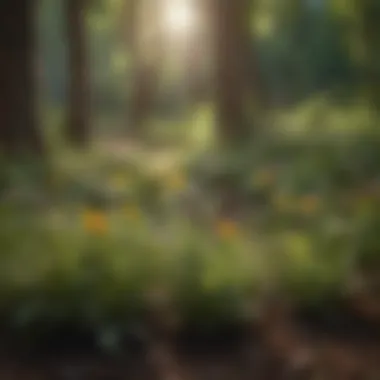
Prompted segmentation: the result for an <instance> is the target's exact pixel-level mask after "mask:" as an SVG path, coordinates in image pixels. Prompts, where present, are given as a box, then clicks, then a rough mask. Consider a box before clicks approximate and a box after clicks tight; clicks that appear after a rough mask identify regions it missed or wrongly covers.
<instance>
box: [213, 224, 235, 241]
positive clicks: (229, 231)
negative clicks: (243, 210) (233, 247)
mask: <svg viewBox="0 0 380 380" xmlns="http://www.w3.org/2000/svg"><path fill="white" fill-rule="evenodd" d="M216 232H217V234H218V236H219V237H221V238H223V239H228V240H229V239H232V238H235V237H236V236H237V235H238V234H239V229H238V226H237V224H236V222H234V221H233V220H230V219H222V220H219V222H218V223H217V226H216Z"/></svg>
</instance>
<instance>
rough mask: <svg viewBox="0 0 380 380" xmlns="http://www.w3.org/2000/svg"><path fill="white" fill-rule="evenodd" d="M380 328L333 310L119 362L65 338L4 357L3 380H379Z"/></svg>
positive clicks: (174, 343) (156, 345) (165, 343)
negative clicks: (43, 347)
mask: <svg viewBox="0 0 380 380" xmlns="http://www.w3.org/2000/svg"><path fill="white" fill-rule="evenodd" d="M379 322H380V320H379V319H376V320H373V321H368V320H365V319H362V318H360V317H359V316H358V315H354V314H352V315H349V313H347V311H345V312H343V314H339V313H335V312H331V313H329V311H328V308H326V310H324V311H323V312H322V313H321V312H316V311H315V310H314V311H310V310H308V311H306V312H305V311H304V312H302V313H299V314H297V316H296V315H294V316H293V317H292V319H288V318H286V317H279V315H275V316H270V315H268V316H267V318H266V320H265V321H263V323H262V324H260V325H258V324H256V323H255V324H254V325H250V326H248V327H247V326H245V327H242V326H238V327H236V326H233V327H229V328H225V329H222V330H219V331H217V332H216V333H213V334H211V333H201V332H200V331H199V330H191V329H190V330H188V331H187V332H183V333H181V334H179V335H176V338H168V337H166V338H160V339H158V338H156V339H153V338H152V337H151V338H149V339H148V340H146V341H145V343H144V344H142V345H136V344H135V345H134V346H132V345H130V346H128V348H129V349H125V350H124V351H120V352H119V353H118V354H116V355H113V356H106V355H102V354H99V353H97V352H96V350H94V349H93V347H92V348H91V347H89V346H87V347H86V345H83V340H81V339H80V338H78V341H75V339H74V340H73V341H72V342H71V346H70V344H68V345H66V346H65V347H63V346H64V343H63V342H64V341H65V339H64V337H63V336H61V341H60V339H59V338H58V339H57V340H56V341H55V343H54V344H52V343H50V344H51V345H50V346H48V347H45V349H44V350H34V351H31V350H26V349H25V347H24V349H23V350H18V351H16V352H17V355H16V354H14V353H13V354H10V353H8V354H4V355H3V356H2V359H1V360H0V379H2V380H11V379H12V380H32V379H35V380H37V379H38V380H42V379H46V380H49V379H51V380H55V379H57V380H92V379H93V380H124V379H136V380H141V379H143V380H144V379H146V380H148V379H149V380H156V379H157V380H161V379H162V380H164V379H165V380H243V379H244V380H245V379H258V380H271V379H273V380H277V379H279V380H282V379H284V380H285V379H300V380H301V379H302V380H303V379H305V380H306V379H310V380H313V379H321V380H322V379H326V380H327V379H331V380H354V379H355V380H367V379H368V380H377V379H380V323H379ZM3 343H4V342H3ZM66 343H67V340H66ZM3 346H4V344H3ZM4 352H6V350H4ZM21 352H23V354H22V355H21V354H20V353H21Z"/></svg>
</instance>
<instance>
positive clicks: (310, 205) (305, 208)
mask: <svg viewBox="0 0 380 380" xmlns="http://www.w3.org/2000/svg"><path fill="white" fill-rule="evenodd" d="M320 204H321V200H320V198H319V197H318V196H317V195H307V196H305V197H303V198H302V199H301V201H300V210H301V212H302V213H303V214H306V215H310V214H314V213H315V212H316V211H318V209H319V207H320Z"/></svg>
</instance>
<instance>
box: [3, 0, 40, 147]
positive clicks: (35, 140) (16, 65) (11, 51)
mask: <svg viewBox="0 0 380 380" xmlns="http://www.w3.org/2000/svg"><path fill="white" fill-rule="evenodd" d="M34 10H35V2H34V1H30V0H1V2H0V145H1V148H2V150H3V151H4V153H5V154H19V153H27V154H42V153H43V143H42V138H41V135H40V133H39V131H38V128H37V111H36V94H35V89H36V78H35V74H36V67H35V63H36V60H35V56H34V53H35V25H34V22H35V19H34V16H35V15H34Z"/></svg>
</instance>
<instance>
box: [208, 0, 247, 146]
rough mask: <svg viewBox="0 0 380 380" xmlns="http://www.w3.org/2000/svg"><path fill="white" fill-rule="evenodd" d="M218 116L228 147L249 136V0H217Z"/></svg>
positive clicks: (223, 138)
mask: <svg viewBox="0 0 380 380" xmlns="http://www.w3.org/2000/svg"><path fill="white" fill-rule="evenodd" d="M214 1H215V6H216V11H215V17H216V18H215V28H214V30H215V36H214V38H215V41H216V46H215V48H216V51H215V53H216V62H215V64H216V73H215V74H216V114H217V122H218V125H219V131H220V137H221V140H222V141H223V142H225V143H227V144H228V145H230V144H235V143H239V142H241V141H244V140H245V139H246V138H247V136H248V134H249V129H250V128H249V126H248V120H247V113H246V111H247V110H246V102H247V100H248V99H247V95H248V88H249V84H248V83H247V82H248V81H247V79H248V64H249V37H250V33H249V24H250V12H249V9H250V2H249V0H234V1H231V0H214Z"/></svg>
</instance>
